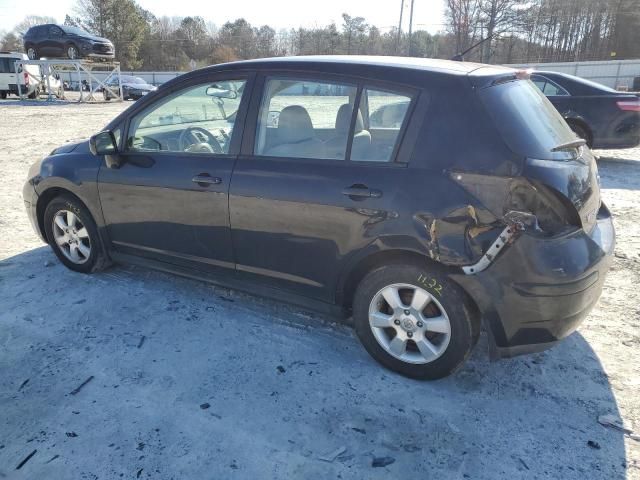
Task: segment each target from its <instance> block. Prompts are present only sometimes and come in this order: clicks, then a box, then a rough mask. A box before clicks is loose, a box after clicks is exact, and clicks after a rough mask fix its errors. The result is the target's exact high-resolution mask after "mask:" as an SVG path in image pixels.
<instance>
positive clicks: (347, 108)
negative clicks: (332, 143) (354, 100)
mask: <svg viewBox="0 0 640 480" xmlns="http://www.w3.org/2000/svg"><path fill="white" fill-rule="evenodd" d="M351 112H353V107H352V106H351V105H349V104H348V103H345V104H344V105H341V106H340V108H339V109H338V114H337V115H336V131H338V132H342V133H344V134H345V135H346V134H347V132H348V131H349V127H350V126H351ZM362 130H364V122H363V121H362V112H360V110H358V114H357V116H356V127H355V130H354V133H359V132H361V131H362Z"/></svg>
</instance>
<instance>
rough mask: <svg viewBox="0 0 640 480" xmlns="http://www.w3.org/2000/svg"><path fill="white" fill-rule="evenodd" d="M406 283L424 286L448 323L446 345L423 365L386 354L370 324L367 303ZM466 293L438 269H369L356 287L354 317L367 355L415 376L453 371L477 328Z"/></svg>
mask: <svg viewBox="0 0 640 480" xmlns="http://www.w3.org/2000/svg"><path fill="white" fill-rule="evenodd" d="M394 283H406V284H410V285H415V286H417V287H420V288H423V289H424V290H426V291H427V292H429V293H430V294H431V295H432V296H434V298H436V299H437V300H438V301H439V302H440V304H441V305H442V307H443V308H444V309H445V310H446V313H447V316H448V317H449V322H450V324H451V338H450V341H449V345H448V346H447V349H446V350H445V352H444V354H442V355H441V356H440V357H439V358H437V359H436V360H434V361H432V362H430V363H426V364H421V365H417V364H410V363H405V362H403V361H401V360H399V359H397V358H395V357H393V356H392V355H390V354H389V353H387V352H386V351H385V350H384V349H383V348H382V347H381V346H380V344H379V343H378V341H377V340H376V339H375V337H374V335H373V332H372V331H371V327H370V326H369V304H370V302H371V300H372V299H373V297H374V295H375V294H376V293H378V292H379V291H380V290H381V289H382V288H384V287H385V286H388V285H391V284H394ZM468 302H469V300H468V297H467V296H466V293H465V292H464V291H463V290H462V289H461V288H460V287H459V286H458V285H457V284H456V283H454V282H453V281H451V280H450V279H449V278H448V276H447V274H446V273H445V272H444V271H443V270H442V269H438V268H430V267H424V268H420V267H416V266H410V265H389V266H385V267H381V268H378V269H376V270H373V271H372V272H370V273H369V274H368V275H367V276H366V277H365V278H364V279H363V280H362V282H361V283H360V285H359V286H358V288H357V290H356V294H355V297H354V302H353V320H354V324H355V328H356V333H357V335H358V338H360V341H361V342H362V344H363V346H364V347H365V349H366V350H367V352H369V354H370V355H371V356H372V357H373V358H374V359H376V360H377V361H378V362H380V363H381V364H382V365H384V366H385V367H387V368H389V369H390V370H393V371H395V372H398V373H400V374H402V375H405V376H407V377H410V378H415V379H430V380H434V379H438V378H442V377H445V376H447V375H449V374H451V373H453V372H454V371H455V370H456V369H457V368H458V367H459V366H461V365H462V364H463V363H464V361H465V360H466V358H467V357H468V356H469V354H470V352H471V349H472V348H473V346H474V344H475V342H476V339H477V332H478V330H479V329H478V328H477V325H475V324H474V318H473V315H472V313H471V311H472V310H471V308H470V306H469V303H468Z"/></svg>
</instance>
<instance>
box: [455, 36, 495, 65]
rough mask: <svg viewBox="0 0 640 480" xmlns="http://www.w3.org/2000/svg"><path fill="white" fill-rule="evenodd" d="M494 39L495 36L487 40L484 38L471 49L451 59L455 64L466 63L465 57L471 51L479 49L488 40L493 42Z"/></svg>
mask: <svg viewBox="0 0 640 480" xmlns="http://www.w3.org/2000/svg"><path fill="white" fill-rule="evenodd" d="M493 37H494V34H491V35H489V36H488V37H487V38H483V39H482V40H480V41H479V42H478V43H474V44H473V45H471V46H470V47H469V48H467V49H466V50H465V51H464V52H460V53H456V54H455V55H454V56H453V57H451V60H453V61H455V62H464V56H465V55H466V54H467V53H469V52H470V51H471V50H473V49H475V48H477V47H479V46H480V45H482V44H483V43H484V42H486V41H487V40H491V39H492V38H493Z"/></svg>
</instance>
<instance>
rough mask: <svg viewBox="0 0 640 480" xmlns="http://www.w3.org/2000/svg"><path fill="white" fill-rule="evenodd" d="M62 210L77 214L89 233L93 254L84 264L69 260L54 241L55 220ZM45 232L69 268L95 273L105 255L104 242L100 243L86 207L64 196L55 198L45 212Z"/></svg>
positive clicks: (57, 254)
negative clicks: (103, 251)
mask: <svg viewBox="0 0 640 480" xmlns="http://www.w3.org/2000/svg"><path fill="white" fill-rule="evenodd" d="M60 210H70V211H72V212H73V213H75V214H76V215H77V216H78V218H80V221H81V222H82V224H83V225H84V227H85V228H86V229H87V232H88V233H89V240H90V242H91V253H90V254H89V259H88V260H87V261H86V262H84V263H82V264H76V263H73V262H72V261H71V260H69V259H68V258H67V257H66V256H65V255H64V253H62V251H61V250H60V247H59V246H58V245H57V244H56V242H55V240H54V237H53V225H52V224H53V218H54V216H55V215H56V213H58V212H59V211H60ZM44 230H45V234H46V236H47V241H48V243H49V245H51V248H52V249H53V252H54V253H55V254H56V256H57V257H58V258H59V259H60V261H61V262H62V263H63V264H64V265H65V266H66V267H67V268H69V269H71V270H74V271H76V272H81V273H91V272H92V271H94V268H95V267H96V265H98V264H99V260H100V257H101V256H102V255H103V253H102V242H101V241H100V237H99V235H98V229H97V228H96V224H95V222H94V221H93V218H92V217H91V215H90V214H89V212H88V211H87V209H86V207H85V206H84V205H82V204H80V203H79V202H78V201H77V200H75V199H74V198H71V197H66V196H63V197H56V198H54V199H53V200H51V202H49V204H48V205H47V208H46V210H45V212H44Z"/></svg>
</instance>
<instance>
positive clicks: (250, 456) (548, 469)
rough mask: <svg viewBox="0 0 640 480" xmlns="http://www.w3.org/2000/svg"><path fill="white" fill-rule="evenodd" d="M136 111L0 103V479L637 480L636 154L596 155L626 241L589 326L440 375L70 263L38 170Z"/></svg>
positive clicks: (247, 299) (481, 356)
mask: <svg viewBox="0 0 640 480" xmlns="http://www.w3.org/2000/svg"><path fill="white" fill-rule="evenodd" d="M122 108H124V107H123V105H122V104H118V103H113V104H109V105H84V106H78V105H56V106H46V105H39V106H25V105H17V104H16V102H3V103H0V169H1V174H0V478H12V479H13V478H16V479H45V478H47V479H98V478H100V479H117V478H153V479H171V478H175V479H178V478H179V479H209V478H211V479H213V478H305V479H315V478H317V479H326V478H367V479H375V478H407V477H409V476H414V477H416V478H446V479H449V478H451V479H461V478H473V479H499V478H505V479H513V478H550V479H556V478H562V479H580V480H583V479H599V478H602V479H623V478H631V479H640V442H637V441H634V440H632V439H630V438H628V437H625V436H623V434H622V433H621V432H619V431H617V430H615V429H612V428H606V427H603V426H601V425H600V424H599V423H598V417H599V416H600V415H603V414H613V415H616V416H618V415H619V416H621V417H623V418H625V419H627V420H629V421H630V422H632V423H634V424H635V426H636V429H637V430H640V367H639V366H638V352H639V350H640V330H639V327H640V289H639V288H638V285H639V284H640V203H639V202H638V192H639V190H640V149H635V150H626V151H616V152H608V153H604V152H599V153H600V154H601V155H602V158H601V160H600V172H601V177H602V185H603V188H604V193H603V198H604V200H605V201H606V202H607V204H608V205H609V206H610V208H611V210H612V211H613V213H614V215H615V217H616V218H615V222H616V227H617V231H618V245H617V249H616V257H615V264H614V269H613V271H612V272H611V273H610V275H609V277H608V279H607V284H606V287H605V290H604V294H603V296H602V298H601V300H600V303H599V304H598V306H597V308H596V309H595V310H594V311H593V313H592V314H591V315H590V316H589V318H588V319H587V320H586V322H585V323H584V324H583V326H582V327H581V328H580V329H579V331H578V332H577V333H575V334H574V335H572V336H571V337H570V338H568V339H567V340H566V341H565V342H563V343H562V344H561V345H559V346H557V347H556V348H554V349H553V350H551V351H549V352H546V353H542V354H537V355H533V356H527V357H521V358H516V359H512V360H503V361H500V362H498V363H490V362H489V361H488V356H487V353H486V345H487V344H486V339H485V338H484V337H483V338H481V340H480V344H479V345H478V348H477V349H476V351H475V353H474V355H473V356H472V358H471V359H470V361H469V362H468V363H467V365H466V366H465V367H464V368H463V369H462V370H461V371H460V372H458V373H457V374H456V375H455V376H453V377H451V378H448V379H445V380H442V381H438V382H432V383H426V382H415V381H411V380H407V379H405V378H402V377H399V376H397V375H395V374H392V373H389V372H387V371H385V370H383V369H382V368H381V367H379V366H378V365H377V364H375V363H374V362H373V361H372V360H371V359H370V358H369V356H368V355H367V354H366V352H365V351H364V350H363V348H361V347H360V344H359V343H358V341H357V339H356V338H355V336H354V335H353V334H352V332H351V331H350V329H349V328H347V327H344V326H340V325H336V324H335V323H333V322H332V319H330V318H325V317H320V316H319V315H316V314H310V313H307V312H304V311H302V310H300V309H297V308H293V307H288V306H282V305H279V304H276V303H273V302H270V301H266V300H262V299H260V298H255V297H251V296H247V295H244V294H239V293H236V292H233V291H228V290H225V289H220V288H214V287H212V286H210V285H207V284H204V283H199V282H195V281H191V280H185V279H181V278H177V277H173V276H170V275H165V274H162V273H157V272H153V271H148V270H144V269H141V268H131V267H114V268H112V269H110V270H108V271H106V272H104V273H101V274H97V275H92V276H83V275H80V274H75V273H72V272H70V271H68V270H66V269H65V268H64V267H63V266H62V265H60V264H59V262H58V261H57V260H56V258H55V257H54V255H53V253H52V252H51V251H50V250H49V248H48V247H45V246H44V245H43V244H42V243H41V242H40V241H39V240H38V238H37V237H36V235H35V234H34V233H33V232H32V230H31V227H30V225H29V222H28V219H27V216H26V214H25V212H24V208H23V203H22V199H21V189H22V184H23V182H24V180H25V178H26V175H27V170H28V167H29V165H30V164H31V163H32V162H33V161H34V160H36V159H38V158H40V157H42V156H43V155H46V154H47V153H48V152H50V151H51V150H52V149H53V148H54V147H55V146H57V145H59V144H61V143H64V142H66V141H69V140H72V139H77V138H81V137H85V136H88V135H89V134H91V133H93V132H95V131H97V130H98V129H99V128H100V127H102V126H103V125H104V124H105V123H106V122H107V121H108V119H110V118H111V117H113V116H114V115H115V114H116V113H117V112H119V111H120V110H121V109H122ZM605 157H606V158H605ZM89 378H91V380H90V381H89V382H88V383H87V384H86V385H84V387H83V388H82V389H81V390H80V391H79V392H77V393H76V394H73V393H72V392H73V391H74V389H76V388H78V387H79V386H80V385H82V384H83V382H85V381H86V380H87V379H89ZM34 451H35V453H34V454H33V456H31V457H30V458H29V459H28V460H27V461H26V463H24V464H23V465H22V467H21V468H20V469H19V470H17V469H16V468H17V467H18V466H19V465H20V464H21V463H22V462H23V460H24V459H26V458H27V457H28V456H29V455H30V454H31V453H32V452H34ZM323 457H326V458H325V460H328V461H325V460H323ZM380 458H387V460H385V461H383V462H382V463H383V464H385V463H388V465H386V466H384V467H374V466H373V465H372V463H373V461H374V459H380Z"/></svg>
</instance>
